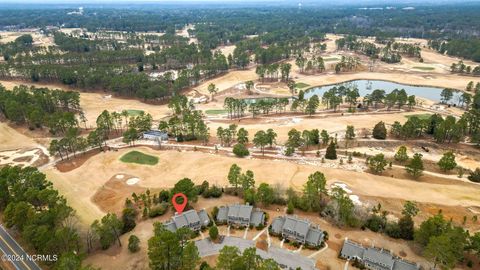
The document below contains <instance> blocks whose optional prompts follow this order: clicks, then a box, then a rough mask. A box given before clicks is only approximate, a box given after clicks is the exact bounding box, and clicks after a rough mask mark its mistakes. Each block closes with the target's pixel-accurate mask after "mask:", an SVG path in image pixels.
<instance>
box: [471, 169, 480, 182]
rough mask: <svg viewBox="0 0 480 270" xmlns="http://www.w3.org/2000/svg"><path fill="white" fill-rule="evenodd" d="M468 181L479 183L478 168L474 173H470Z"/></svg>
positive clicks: (479, 172)
mask: <svg viewBox="0 0 480 270" xmlns="http://www.w3.org/2000/svg"><path fill="white" fill-rule="evenodd" d="M468 180H470V181H472V182H475V183H480V168H477V169H475V171H473V172H471V173H470V175H469V176H468Z"/></svg>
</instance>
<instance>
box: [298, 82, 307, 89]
mask: <svg viewBox="0 0 480 270" xmlns="http://www.w3.org/2000/svg"><path fill="white" fill-rule="evenodd" d="M309 86H310V85H309V84H306V83H303V82H298V83H296V84H295V87H296V88H305V87H309Z"/></svg>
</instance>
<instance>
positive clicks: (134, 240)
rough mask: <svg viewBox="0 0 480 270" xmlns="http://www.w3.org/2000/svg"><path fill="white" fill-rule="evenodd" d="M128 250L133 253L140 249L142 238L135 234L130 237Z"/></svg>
mask: <svg viewBox="0 0 480 270" xmlns="http://www.w3.org/2000/svg"><path fill="white" fill-rule="evenodd" d="M128 250H129V251H130V252H132V253H134V252H137V251H139V250H140V239H139V238H138V237H137V236H136V235H134V234H132V235H130V237H129V238H128Z"/></svg>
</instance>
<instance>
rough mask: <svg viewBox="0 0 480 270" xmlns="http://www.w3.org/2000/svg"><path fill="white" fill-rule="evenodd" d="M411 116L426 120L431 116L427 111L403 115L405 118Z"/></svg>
mask: <svg viewBox="0 0 480 270" xmlns="http://www.w3.org/2000/svg"><path fill="white" fill-rule="evenodd" d="M412 116H416V117H418V118H419V119H420V120H427V119H430V116H432V115H431V114H429V113H423V114H412V115H405V117H406V118H410V117H412Z"/></svg>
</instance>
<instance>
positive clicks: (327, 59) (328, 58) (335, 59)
mask: <svg viewBox="0 0 480 270" xmlns="http://www.w3.org/2000/svg"><path fill="white" fill-rule="evenodd" d="M338 60H340V58H338V57H327V58H323V61H325V62H332V61H338Z"/></svg>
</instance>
